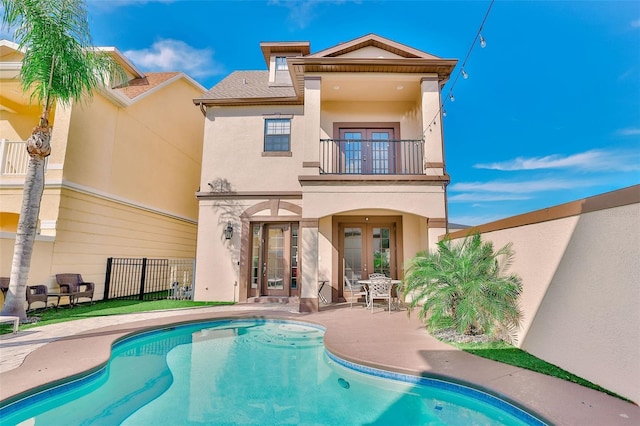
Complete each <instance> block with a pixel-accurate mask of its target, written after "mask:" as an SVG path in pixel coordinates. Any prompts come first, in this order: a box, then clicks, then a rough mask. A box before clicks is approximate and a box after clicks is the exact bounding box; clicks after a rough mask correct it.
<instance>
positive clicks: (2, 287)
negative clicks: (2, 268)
mask: <svg viewBox="0 0 640 426" xmlns="http://www.w3.org/2000/svg"><path fill="white" fill-rule="evenodd" d="M0 291H2V295H3V296H4V297H5V299H6V297H7V292H8V291H9V277H0Z"/></svg>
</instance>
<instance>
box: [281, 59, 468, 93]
mask: <svg viewBox="0 0 640 426" xmlns="http://www.w3.org/2000/svg"><path fill="white" fill-rule="evenodd" d="M287 62H288V64H289V72H290V73H291V77H292V81H293V86H294V89H295V91H296V93H297V94H298V95H299V96H302V95H303V92H304V75H305V74H306V73H308V72H314V73H330V72H379V73H389V72H398V73H413V74H416V73H417V74H421V73H424V74H430V73H437V74H438V79H439V80H440V82H441V83H442V84H444V83H445V82H446V81H447V80H448V79H449V76H450V75H451V73H452V72H453V69H454V68H455V66H456V64H457V63H458V60H457V59H425V58H387V59H380V58H340V57H338V58H300V57H293V58H289V59H288V60H287ZM353 67H360V68H363V71H353ZM390 69H391V70H390Z"/></svg>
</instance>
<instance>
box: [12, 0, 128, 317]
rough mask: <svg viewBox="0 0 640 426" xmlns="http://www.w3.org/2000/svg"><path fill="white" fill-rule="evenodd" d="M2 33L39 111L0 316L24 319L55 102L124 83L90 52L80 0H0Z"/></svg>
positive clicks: (106, 59)
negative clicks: (11, 42) (10, 33)
mask: <svg viewBox="0 0 640 426" xmlns="http://www.w3.org/2000/svg"><path fill="white" fill-rule="evenodd" d="M0 1H1V4H2V7H3V9H4V11H3V19H2V23H3V26H4V27H5V28H11V29H15V32H14V38H15V41H16V43H18V45H19V48H20V49H21V50H22V51H23V52H24V59H23V61H22V68H21V70H20V81H21V85H22V90H23V91H24V92H25V93H27V92H28V93H30V96H31V100H32V102H33V101H34V100H35V101H37V102H38V104H39V105H40V106H41V107H42V114H41V115H40V119H39V122H38V125H37V126H36V127H35V128H34V129H33V132H32V133H31V136H30V137H29V138H28V140H27V152H28V153H29V156H30V159H29V164H28V168H27V174H26V177H25V183H24V194H23V201H22V210H21V211H20V219H19V221H18V229H17V232H16V242H15V246H14V251H13V261H12V264H11V278H10V284H9V291H8V293H7V300H6V301H5V304H4V306H3V308H2V312H1V314H2V315H15V316H19V317H20V319H21V321H24V320H25V319H26V312H25V307H24V302H25V299H26V286H27V279H28V276H29V269H30V266H31V255H32V252H33V244H34V241H35V236H36V230H37V223H38V214H39V212H40V202H41V200H42V193H43V190H44V162H45V158H46V157H47V156H48V155H49V154H50V153H51V145H50V141H51V131H52V129H51V126H50V123H49V115H50V113H51V111H52V108H53V107H54V105H55V104H56V103H60V104H63V105H70V104H71V103H72V102H73V101H75V102H79V101H81V100H86V99H87V98H88V97H90V96H91V95H92V92H93V90H94V89H96V88H99V87H102V86H103V85H104V84H106V83H107V82H108V81H126V79H125V78H126V77H125V74H124V71H123V70H122V68H121V67H120V66H119V65H118V64H117V63H116V62H115V60H113V58H111V56H109V54H108V53H107V52H101V51H98V50H95V49H93V47H92V43H91V36H90V32H89V24H88V21H87V11H86V5H85V2H84V1H83V0H0Z"/></svg>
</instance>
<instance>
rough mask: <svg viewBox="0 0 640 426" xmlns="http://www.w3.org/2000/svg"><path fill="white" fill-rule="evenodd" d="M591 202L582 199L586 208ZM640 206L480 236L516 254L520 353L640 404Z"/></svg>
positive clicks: (582, 215)
mask: <svg viewBox="0 0 640 426" xmlns="http://www.w3.org/2000/svg"><path fill="white" fill-rule="evenodd" d="M588 201H589V199H587V202H588ZM638 223H640V203H638V202H636V203H634V204H630V205H622V206H615V207H611V208H606V209H602V210H597V211H590V212H586V213H583V214H578V215H572V216H569V217H564V218H558V219H555V220H549V221H544V222H539V223H531V224H523V225H521V226H516V227H508V228H506V229H499V230H495V231H491V232H486V233H483V238H485V239H487V240H490V241H492V242H493V243H494V246H495V248H498V247H502V246H503V245H505V244H506V243H508V242H512V243H513V248H514V250H515V252H516V255H515V262H514V264H513V267H512V268H511V270H512V271H513V272H515V273H517V274H518V275H520V276H521V277H522V283H523V288H524V289H523V294H522V299H521V302H522V308H523V312H524V322H523V327H522V329H521V331H520V333H519V335H518V338H519V339H518V344H519V346H520V347H522V349H524V350H526V351H528V352H530V353H531V354H533V355H535V356H537V357H539V358H542V359H544V360H546V361H548V362H550V363H552V364H555V365H558V366H559V367H561V368H564V369H566V370H568V371H570V372H572V373H574V374H577V375H578V376H581V377H583V378H585V379H587V380H589V381H591V382H593V383H596V384H598V385H600V386H602V387H604V388H606V389H609V390H612V391H614V392H616V393H618V394H620V395H622V396H624V397H626V398H629V399H631V400H632V401H635V402H636V403H637V402H638V401H640V386H639V385H638V384H639V383H640V362H639V361H638V360H640V286H639V285H638V277H639V276H640V261H639V259H640V231H638Z"/></svg>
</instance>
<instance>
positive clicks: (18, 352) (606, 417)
mask: <svg viewBox="0 0 640 426" xmlns="http://www.w3.org/2000/svg"><path fill="white" fill-rule="evenodd" d="M222 318H279V319H296V320H302V321H308V322H312V323H315V324H319V325H322V326H324V327H325V328H326V330H327V331H326V334H325V345H326V347H327V348H328V350H330V351H331V352H332V353H334V354H335V355H337V356H338V357H341V358H344V359H346V360H349V361H353V362H356V363H359V364H364V365H369V366H373V367H378V368H383V369H387V370H392V371H396V372H401V373H407V374H413V375H426V376H431V377H442V378H447V379H449V380H453V381H456V382H461V383H463V384H470V385H472V386H474V387H476V388H480V389H484V390H487V391H488V392H490V393H493V394H495V395H497V396H501V397H502V398H504V399H507V400H510V401H512V402H514V403H515V404H517V405H520V406H522V407H524V408H526V409H528V410H530V411H532V412H534V413H535V414H536V415H538V416H540V417H541V418H543V419H545V420H547V421H549V422H551V423H554V424H558V425H597V426H600V425H640V408H639V407H638V406H637V405H634V404H630V403H627V402H624V401H622V400H620V399H617V398H614V397H610V396H608V395H606V394H603V393H601V392H597V391H594V390H591V389H587V388H584V387H582V386H578V385H576V384H573V383H569V382H566V381H563V380H559V379H555V378H553V377H548V376H544V375H541V374H537V373H534V372H531V371H528V370H523V369H519V368H516V367H512V366H509V365H506V364H501V363H497V362H494V361H490V360H487V359H483V358H480V357H476V356H473V355H470V354H468V353H465V352H462V351H460V350H458V349H456V348H454V347H452V346H449V345H447V344H445V343H442V342H440V341H438V340H436V339H435V338H433V337H431V336H430V335H429V334H428V333H427V332H426V331H425V329H424V327H423V326H422V324H420V323H419V322H418V320H417V318H416V316H415V315H413V316H411V317H408V316H407V313H406V312H392V313H391V314H389V313H388V312H383V311H382V310H377V311H375V312H374V313H373V314H372V313H371V312H369V311H367V310H364V309H363V308H362V307H356V306H354V307H353V308H349V306H348V305H335V306H333V305H332V306H328V307H323V308H322V310H321V312H318V313H313V314H302V313H298V312H296V311H295V310H293V309H292V305H275V304H274V305H260V304H240V305H235V306H219V307H203V308H192V309H188V310H187V309H182V310H171V311H156V312H149V313H140V314H129V315H117V316H108V317H99V318H88V319H83V320H77V321H72V322H65V323H60V324H53V325H47V326H43V327H37V328H33V329H29V330H26V331H20V332H18V333H17V334H5V335H2V336H0V400H2V401H4V400H11V399H12V398H14V397H16V396H17V395H19V394H21V393H22V392H26V391H29V390H31V389H34V388H37V387H39V386H42V385H44V384H46V383H49V382H52V381H58V380H63V379H65V378H68V377H73V376H76V375H81V374H82V373H83V372H86V371H90V370H93V369H96V368H99V367H101V366H102V365H104V364H105V363H106V362H107V361H108V359H109V355H110V348H111V345H112V344H113V342H114V341H116V340H118V339H120V338H122V337H123V336H126V335H128V334H131V333H136V332H139V331H142V330H144V329H147V328H150V327H162V326H166V325H169V324H174V323H185V322H192V321H201V320H207V319H222ZM70 354H73V355H70Z"/></svg>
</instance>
